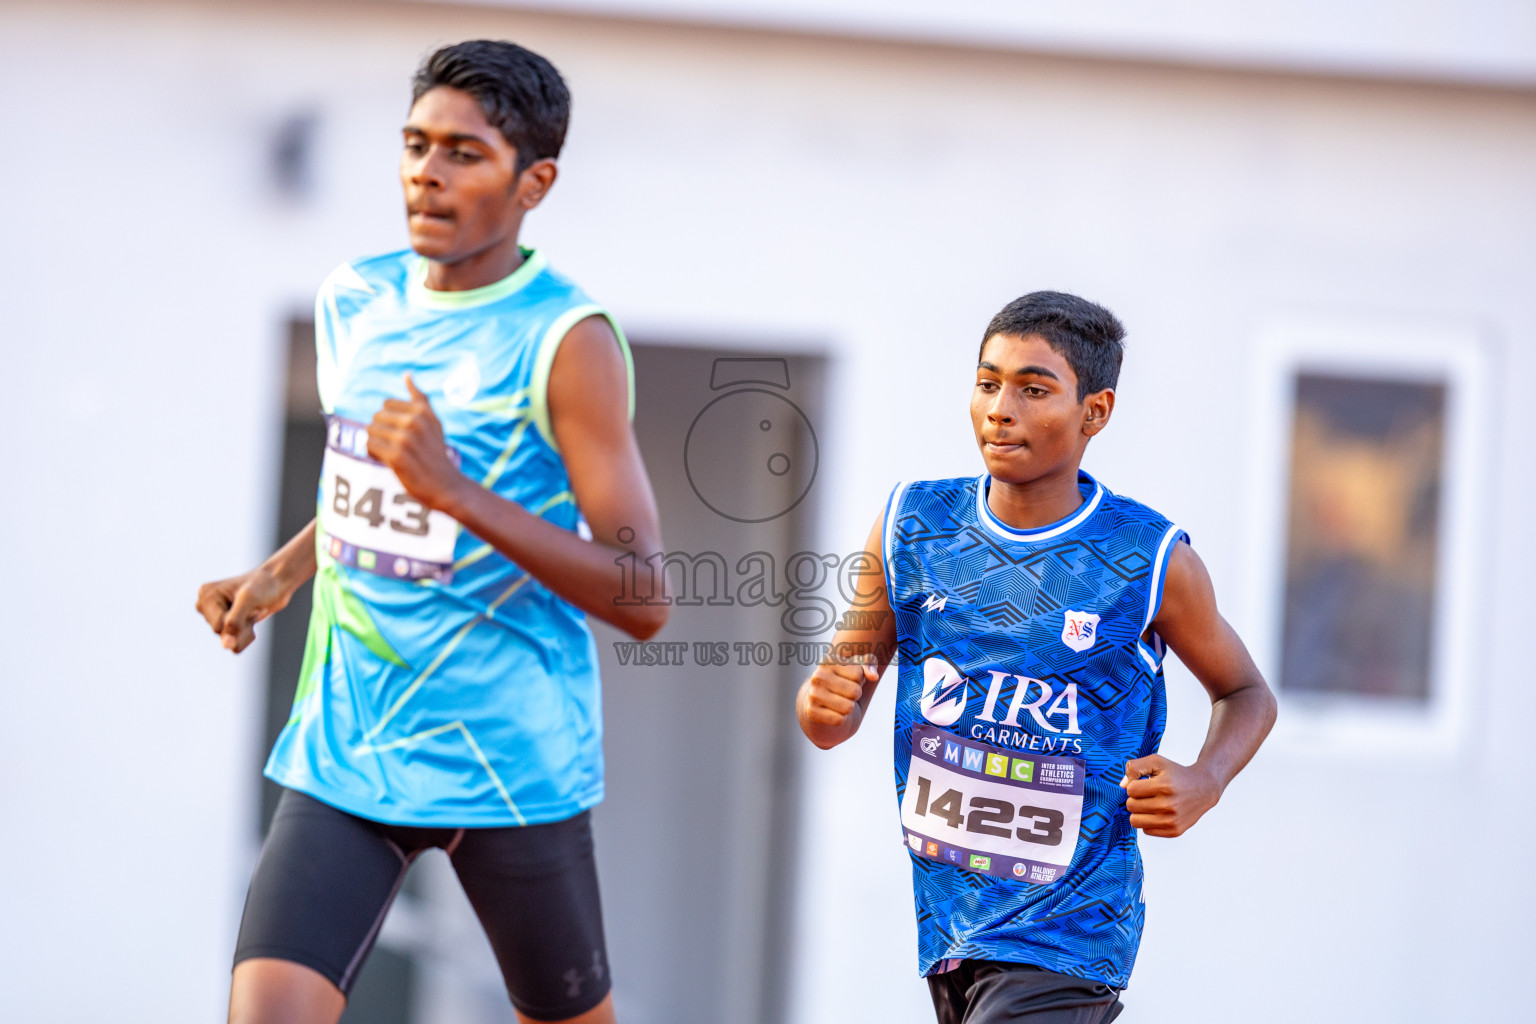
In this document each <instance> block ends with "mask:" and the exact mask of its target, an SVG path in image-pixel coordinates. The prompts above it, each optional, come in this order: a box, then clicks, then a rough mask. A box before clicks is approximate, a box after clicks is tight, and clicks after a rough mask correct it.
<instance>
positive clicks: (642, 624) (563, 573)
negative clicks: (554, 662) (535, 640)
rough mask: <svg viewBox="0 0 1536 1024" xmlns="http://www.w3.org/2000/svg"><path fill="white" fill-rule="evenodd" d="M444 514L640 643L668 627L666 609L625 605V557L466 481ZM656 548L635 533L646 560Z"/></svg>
mask: <svg viewBox="0 0 1536 1024" xmlns="http://www.w3.org/2000/svg"><path fill="white" fill-rule="evenodd" d="M443 511H445V512H447V513H448V514H449V515H451V516H453V518H454V519H456V520H458V521H459V523H460V524H462V525H463V527H464V528H465V529H466V530H468V531H469V532H470V533H472V534H474V535H475V536H477V537H479V538H480V539H481V540H484V541H485V542H486V543H488V544H490V545H491V546H492V547H494V548H495V549H496V550H497V551H500V552H501V553H502V554H503V555H506V556H507V557H508V558H510V559H511V560H512V561H513V562H516V563H517V564H518V565H519V566H521V567H522V568H523V569H525V570H526V571H527V572H528V573H529V574H531V575H532V576H533V577H534V579H536V580H538V581H539V582H540V583H542V584H543V585H544V586H545V587H547V588H548V589H550V590H551V591H553V592H554V593H556V594H558V595H559V596H560V597H562V598H564V599H565V600H567V601H569V602H570V603H571V604H573V605H575V606H576V607H577V608H580V609H581V610H582V611H584V612H586V613H587V614H589V615H595V616H596V617H597V618H599V619H602V620H603V621H604V622H606V623H608V624H609V625H611V626H616V627H618V628H619V629H622V630H624V632H626V633H628V634H630V635H631V636H633V637H636V638H638V639H641V640H645V639H649V638H650V637H652V636H654V635H655V634H656V632H657V631H658V630H660V629H661V627H662V626H663V625H665V623H666V619H667V608H666V606H665V605H663V604H661V603H659V602H651V601H647V602H644V603H640V602H636V603H632V604H626V603H621V599H623V598H624V569H623V567H622V563H621V561H620V559H622V558H623V557H624V555H625V553H626V552H625V551H623V550H621V549H619V548H615V547H610V546H609V545H606V544H599V543H596V542H594V541H586V540H582V539H581V538H580V537H578V536H577V535H576V534H575V533H572V532H571V531H570V530H566V529H562V528H561V527H559V526H556V525H555V524H554V523H551V522H549V521H548V520H545V519H542V518H540V517H539V516H536V515H534V514H533V513H531V512H529V511H528V510H527V509H525V508H523V507H522V506H521V505H518V504H517V503H516V502H512V501H508V500H506V499H505V498H502V497H499V496H498V495H495V494H492V493H491V492H490V491H487V490H485V489H484V488H482V487H479V486H478V485H476V484H475V483H474V482H473V481H470V480H468V479H466V480H465V481H464V485H463V486H461V487H459V488H457V489H456V491H455V493H454V495H453V497H452V498H451V499H450V500H449V501H448V502H446V503H445V506H444V508H443ZM658 546H659V545H657V544H656V542H655V539H654V538H652V537H646V536H643V535H641V534H639V533H638V532H637V534H636V537H635V544H634V545H633V550H634V551H635V552H636V553H637V554H638V555H639V557H640V558H641V559H642V560H643V559H644V558H645V557H646V556H647V555H649V554H651V553H653V552H652V549H653V548H656V547H658Z"/></svg>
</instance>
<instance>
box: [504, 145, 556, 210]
mask: <svg viewBox="0 0 1536 1024" xmlns="http://www.w3.org/2000/svg"><path fill="white" fill-rule="evenodd" d="M559 174H560V169H559V167H557V166H556V165H555V161H554V159H553V158H552V157H545V158H544V159H542V160H535V161H534V162H533V163H531V164H529V165H528V166H527V167H524V168H523V173H522V174H519V175H518V176H517V184H516V185H515V186H514V187H515V188H516V189H517V199H518V202H520V203H522V205H523V209H525V210H531V209H533V208H534V207H535V206H538V205H539V204H540V203H542V202H543V201H544V197H545V196H547V195H548V194H549V190H550V189H551V188H553V187H554V184H555V178H556V177H558V176H559Z"/></svg>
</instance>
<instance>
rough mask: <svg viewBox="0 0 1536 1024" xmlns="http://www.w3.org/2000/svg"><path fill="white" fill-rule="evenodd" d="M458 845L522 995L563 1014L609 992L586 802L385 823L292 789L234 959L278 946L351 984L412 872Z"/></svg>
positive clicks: (473, 900) (515, 997)
mask: <svg viewBox="0 0 1536 1024" xmlns="http://www.w3.org/2000/svg"><path fill="white" fill-rule="evenodd" d="M432 847H438V848H440V849H443V850H445V851H447V853H448V858H449V860H451V861H452V862H453V868H454V871H455V872H457V873H458V876H459V882H460V883H461V884H462V885H463V886H464V892H465V894H466V895H468V896H469V902H470V904H471V905H472V906H473V907H474V908H475V913H476V914H477V915H478V916H479V918H480V924H481V925H482V926H483V927H484V928H485V933H486V935H487V936H488V937H489V938H490V940H491V948H492V949H493V950H494V951H495V953H496V960H497V962H498V963H499V964H500V965H501V974H502V977H503V979H505V981H506V984H507V993H508V995H510V996H511V997H512V1004H513V1005H514V1006H516V1007H517V1009H518V1010H519V1011H520V1012H521V1013H522V1014H523V1015H524V1016H527V1017H531V1018H533V1019H534V1020H564V1019H565V1018H567V1017H575V1016H577V1015H578V1014H582V1013H585V1012H586V1011H588V1010H590V1009H592V1008H593V1007H594V1006H596V1005H597V1004H598V1003H600V1002H602V1001H603V997H604V996H606V995H607V994H608V989H609V978H608V954H607V950H606V948H605V945H604V942H603V915H602V908H601V904H600V902H599V900H598V892H597V868H596V865H595V863H594V862H593V857H592V822H591V816H590V815H589V814H588V813H587V812H583V813H581V814H578V815H576V816H575V817H574V818H568V819H566V820H565V821H557V822H551V823H549V824H545V825H523V826H519V827H514V828H411V827H406V826H402V825H384V824H381V823H379V822H376V821H369V820H367V819H365V818H359V817H356V816H355V815H351V814H347V813H346V812H344V811H339V810H337V809H336V808H334V807H331V806H330V805H329V804H324V803H321V802H320V801H318V800H314V799H312V798H310V797H308V796H305V795H303V794H302V793H297V792H294V791H293V790H285V791H284V792H283V795H282V798H281V800H280V801H279V802H278V805H277V814H276V816H275V817H274V818H273V820H272V831H271V832H270V833H269V834H268V835H267V841H266V842H265V843H264V844H263V845H262V848H261V858H260V860H258V861H257V862H256V871H255V874H254V875H253V876H252V877H251V888H250V892H249V893H248V894H247V895H246V898H245V916H244V917H243V918H242V919H241V921H240V938H239V940H238V942H237V943H236V946H235V963H237V964H238V963H240V962H241V961H242V960H249V959H251V958H253V957H275V958H277V959H280V960H290V961H292V962H294V963H299V964H303V965H304V966H306V967H310V968H313V969H314V970H316V971H319V972H320V973H321V974H323V975H325V976H326V977H327V978H329V979H330V980H331V981H332V982H334V983H335V985H336V987H337V988H339V989H341V991H342V993H343V994H345V993H347V992H348V991H349V990H350V989H351V987H352V983H353V981H355V980H356V978H357V972H358V969H359V968H360V967H362V964H363V960H364V959H365V958H366V957H367V956H368V951H369V950H370V949H371V948H372V947H373V941H374V939H375V938H377V937H378V934H379V928H380V926H382V925H383V923H384V915H385V914H386V913H387V912H388V911H389V905H390V903H391V902H392V901H393V900H394V898H395V893H397V892H399V891H400V886H401V884H402V883H403V882H404V881H405V874H406V871H407V870H409V868H410V866H411V863H412V862H413V861H414V860H415V859H416V857H417V856H418V855H420V854H421V852H422V851H423V850H428V849H431V848H432Z"/></svg>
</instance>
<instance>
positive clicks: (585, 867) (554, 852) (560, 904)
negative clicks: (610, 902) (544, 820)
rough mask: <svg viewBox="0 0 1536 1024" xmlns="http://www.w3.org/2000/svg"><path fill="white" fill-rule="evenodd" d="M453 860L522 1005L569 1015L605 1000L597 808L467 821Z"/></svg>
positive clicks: (531, 1011) (540, 1013)
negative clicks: (516, 822)
mask: <svg viewBox="0 0 1536 1024" xmlns="http://www.w3.org/2000/svg"><path fill="white" fill-rule="evenodd" d="M452 858H453V867H454V870H455V871H457V872H458V875H459V881H460V883H461V884H462V885H463V886H464V892H465V894H466V895H467V896H468V897H469V902H470V903H471V904H472V905H473V906H474V908H475V913H476V914H477V915H478V916H479V918H480V923H481V925H482V926H484V928H485V933H486V935H487V936H488V937H489V938H490V940H491V947H492V949H494V950H495V953H496V960H497V962H498V963H499V964H500V965H501V974H502V978H503V979H504V980H505V981H506V984H507V994H508V995H509V996H510V997H511V999H512V1005H513V1006H515V1007H517V1009H518V1010H519V1011H520V1012H521V1013H523V1014H524V1015H525V1016H528V1017H532V1018H533V1019H535V1020H564V1019H566V1018H568V1017H575V1016H577V1015H579V1014H582V1013H585V1012H586V1011H588V1010H590V1009H592V1008H593V1007H594V1006H596V1005H597V1004H598V1003H600V1002H602V1001H603V997H604V996H606V995H607V994H608V990H609V987H610V982H609V977H608V953H607V949H606V947H605V944H604V941H603V911H602V902H601V900H600V899H599V896H598V890H597V865H596V863H595V861H594V859H593V855H592V822H591V816H590V815H589V814H588V813H586V812H583V813H581V814H578V815H576V816H575V817H574V818H568V819H566V820H565V821H557V822H551V823H549V824H543V825H523V826H519V827H516V828H483V829H465V831H464V838H463V839H462V840H460V842H459V843H458V845H457V846H456V847H455V848H454V850H453V854H452Z"/></svg>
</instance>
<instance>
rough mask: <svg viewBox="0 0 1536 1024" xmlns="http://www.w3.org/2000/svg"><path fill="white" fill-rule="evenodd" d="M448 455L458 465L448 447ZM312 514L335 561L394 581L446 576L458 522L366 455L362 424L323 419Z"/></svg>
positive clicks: (392, 472)
mask: <svg viewBox="0 0 1536 1024" xmlns="http://www.w3.org/2000/svg"><path fill="white" fill-rule="evenodd" d="M448 456H449V458H450V459H452V460H453V462H454V464H455V465H457V464H458V461H459V460H458V453H457V452H455V451H454V450H453V449H452V448H450V449H448ZM319 519H320V524H319V525H320V530H321V532H322V534H323V536H322V537H321V538H320V541H319V542H320V543H321V544H323V545H325V547H326V550H327V551H329V552H330V554H331V557H332V558H335V559H336V560H337V561H338V562H341V563H342V564H343V565H350V566H353V567H355V568H358V569H362V570H364V571H365V572H371V573H377V574H378V575H380V576H390V577H393V578H395V579H406V580H415V579H436V580H441V581H444V582H446V581H447V580H448V579H450V578H451V577H452V574H453V548H454V544H455V543H456V542H457V541H458V538H459V524H458V523H457V522H455V521H454V519H453V517H452V516H449V515H448V514H447V513H444V512H438V511H435V510H433V509H429V508H427V507H426V506H425V505H423V504H422V503H421V502H419V501H417V500H416V499H415V498H413V497H411V496H410V494H409V493H408V492H407V491H406V489H405V486H404V485H403V484H401V483H400V478H399V477H397V476H395V474H394V471H393V470H391V469H390V468H389V467H388V466H386V465H384V464H383V463H382V462H377V461H375V460H373V459H371V458H369V457H368V428H367V427H366V426H365V425H364V424H361V423H356V422H353V421H352V420H345V419H342V418H341V417H339V416H327V417H326V422H325V462H324V464H323V466H322V467H321V470H320V514H319Z"/></svg>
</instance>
